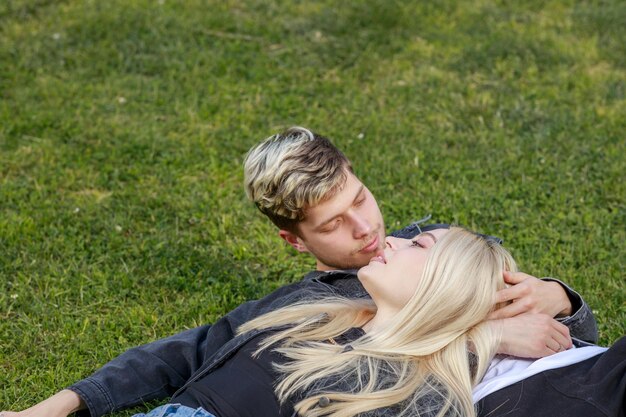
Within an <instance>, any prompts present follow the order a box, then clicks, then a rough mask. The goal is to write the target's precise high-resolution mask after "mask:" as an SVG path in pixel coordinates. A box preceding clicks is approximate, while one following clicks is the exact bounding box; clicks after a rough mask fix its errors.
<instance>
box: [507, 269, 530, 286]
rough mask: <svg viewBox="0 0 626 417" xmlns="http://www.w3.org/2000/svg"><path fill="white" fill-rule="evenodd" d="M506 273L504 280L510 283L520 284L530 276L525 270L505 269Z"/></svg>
mask: <svg viewBox="0 0 626 417" xmlns="http://www.w3.org/2000/svg"><path fill="white" fill-rule="evenodd" d="M503 275H504V281H505V282H506V283H508V284H513V285H515V284H519V283H520V282H522V281H524V280H526V278H528V277H529V275H528V274H525V273H523V272H511V271H504V273H503Z"/></svg>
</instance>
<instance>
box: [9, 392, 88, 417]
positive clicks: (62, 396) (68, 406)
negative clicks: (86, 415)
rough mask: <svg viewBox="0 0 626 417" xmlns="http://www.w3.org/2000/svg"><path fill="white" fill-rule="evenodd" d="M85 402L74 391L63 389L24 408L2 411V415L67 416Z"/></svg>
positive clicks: (13, 416)
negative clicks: (21, 409)
mask: <svg viewBox="0 0 626 417" xmlns="http://www.w3.org/2000/svg"><path fill="white" fill-rule="evenodd" d="M85 407H86V406H85V403H84V402H83V400H82V399H81V398H80V397H79V396H78V394H76V393H75V392H74V391H70V390H63V391H59V392H57V393H56V394H54V395H53V396H52V397H50V398H47V399H45V400H43V401H42V402H40V403H39V404H36V405H34V406H32V407H30V408H27V409H26V410H23V411H20V412H14V411H2V412H0V414H2V416H3V417H67V416H68V415H70V414H72V413H73V412H75V411H78V410H82V409H84V408H85Z"/></svg>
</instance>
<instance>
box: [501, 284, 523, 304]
mask: <svg viewBox="0 0 626 417" xmlns="http://www.w3.org/2000/svg"><path fill="white" fill-rule="evenodd" d="M521 292H522V288H520V287H517V286H513V287H509V288H504V289H502V290H500V291H498V292H497V293H496V303H504V302H506V301H513V300H515V299H518V298H520V297H521V295H522V294H521Z"/></svg>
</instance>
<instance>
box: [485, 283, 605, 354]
mask: <svg viewBox="0 0 626 417" xmlns="http://www.w3.org/2000/svg"><path fill="white" fill-rule="evenodd" d="M504 279H505V281H506V282H507V283H509V284H511V286H510V287H509V288H506V289H504V290H501V291H499V292H498V295H497V299H496V302H498V303H501V302H510V304H508V305H507V306H505V307H503V308H501V309H499V310H496V311H495V312H494V313H492V315H491V316H490V318H491V319H506V318H512V317H515V316H517V315H520V314H524V313H532V314H546V315H548V316H550V317H555V318H556V320H557V321H558V322H560V323H562V324H564V325H565V326H567V327H568V328H569V331H570V334H571V336H572V337H575V338H577V339H580V340H584V341H585V342H589V343H596V342H597V341H598V327H597V325H596V320H595V317H594V316H593V313H592V312H591V309H590V308H589V306H588V305H587V303H585V301H584V300H583V298H582V297H581V296H580V294H578V293H577V292H576V291H574V290H573V289H571V288H570V287H568V286H567V285H566V284H565V283H563V282H562V281H559V280H556V279H553V278H544V279H537V278H535V277H533V276H532V275H528V274H525V273H523V272H516V273H511V272H505V274H504Z"/></svg>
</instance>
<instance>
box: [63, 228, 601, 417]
mask: <svg viewBox="0 0 626 417" xmlns="http://www.w3.org/2000/svg"><path fill="white" fill-rule="evenodd" d="M437 226H439V227H441V225H433V226H429V227H423V228H422V230H429V229H432V228H437ZM416 232H417V231H416V229H415V226H413V225H411V226H409V227H406V228H404V229H402V230H401V231H399V232H397V233H394V236H398V237H407V238H409V237H413V236H415V234H416ZM559 282H560V281H559ZM561 284H562V285H563V287H564V288H565V289H566V290H567V292H568V296H569V298H570V300H571V301H572V306H573V311H574V313H573V314H572V315H571V316H569V317H565V318H562V319H560V321H561V322H562V323H563V324H565V325H567V326H568V327H569V329H570V333H571V335H572V337H575V338H577V339H581V340H583V341H586V342H591V343H594V342H596V341H597V338H598V331H597V327H596V322H595V318H594V317H593V314H592V312H591V310H590V308H589V306H587V304H586V303H585V302H584V300H583V299H582V297H580V295H579V294H578V293H576V292H575V291H573V290H572V289H570V288H569V287H567V286H566V285H565V284H563V283H561ZM328 295H339V296H345V297H351V298H359V297H367V296H368V295H367V293H366V292H365V290H364V288H363V287H362V286H361V284H360V282H359V281H358V279H357V278H356V271H331V272H321V271H313V272H310V273H309V274H307V275H306V276H305V277H304V278H303V279H302V280H301V281H299V282H296V283H294V284H290V285H287V286H285V287H282V288H279V289H278V290H276V291H274V292H273V293H271V294H270V295H268V296H266V297H264V298H262V299H260V300H256V301H249V302H246V303H244V304H242V305H240V306H239V307H237V308H236V309H234V310H233V311H231V312H230V313H228V314H227V315H225V316H224V317H223V318H221V319H220V320H218V321H217V322H216V323H215V324H213V325H204V326H201V327H197V328H195V329H190V330H187V331H184V332H182V333H178V334H176V335H173V336H170V337H167V338H164V339H160V340H157V341H154V342H152V343H148V344H146V345H142V346H139V347H135V348H132V349H129V350H127V351H126V352H124V353H123V354H121V355H120V356H118V357H117V358H115V359H113V360H112V361H110V362H108V363H107V364H105V365H104V366H103V367H102V368H100V369H99V370H98V371H96V372H95V373H94V374H93V375H91V376H89V377H87V378H85V379H83V380H81V381H79V382H77V383H75V384H74V385H72V386H70V387H69V388H68V389H70V390H72V391H74V392H76V393H77V394H78V395H79V396H80V397H81V398H82V399H83V400H84V401H85V404H86V405H87V407H88V409H87V410H84V411H82V412H79V413H78V415H79V416H80V415H84V416H89V415H90V416H91V417H99V416H102V415H104V414H107V413H110V412H113V411H117V410H121V409H124V408H128V407H132V406H136V405H140V404H142V403H145V402H147V401H151V400H156V399H160V400H164V399H166V398H169V397H171V396H172V395H173V394H174V393H176V392H179V391H180V390H183V389H185V387H186V385H187V384H188V383H190V382H191V381H194V380H196V379H197V378H199V377H200V376H202V375H204V374H205V373H207V372H211V370H213V369H215V367H217V366H219V365H220V364H222V363H223V362H224V361H226V360H227V359H228V358H229V357H230V356H231V355H232V354H233V353H234V352H235V351H236V350H237V349H239V347H240V346H241V345H242V344H243V343H245V342H246V341H248V340H249V339H250V338H252V337H254V336H255V335H257V334H259V333H260V332H259V331H254V332H249V333H246V334H244V335H241V336H235V334H236V331H237V328H238V327H239V326H240V325H242V324H243V323H245V322H247V321H249V320H251V319H253V318H255V317H258V316H260V315H262V314H264V313H267V312H269V311H273V310H276V309H278V308H280V307H283V306H286V305H289V304H291V303H293V302H296V301H299V300H303V299H310V298H320V297H323V296H328Z"/></svg>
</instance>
